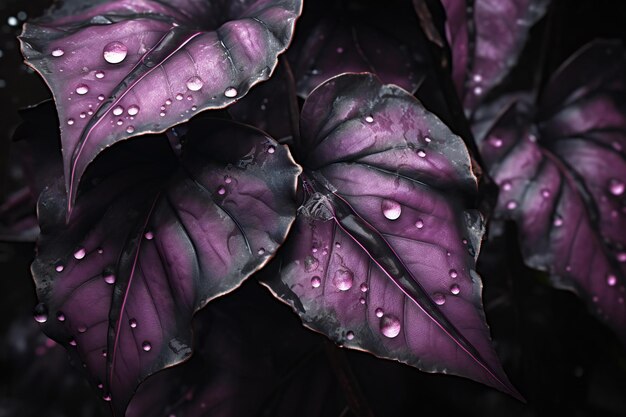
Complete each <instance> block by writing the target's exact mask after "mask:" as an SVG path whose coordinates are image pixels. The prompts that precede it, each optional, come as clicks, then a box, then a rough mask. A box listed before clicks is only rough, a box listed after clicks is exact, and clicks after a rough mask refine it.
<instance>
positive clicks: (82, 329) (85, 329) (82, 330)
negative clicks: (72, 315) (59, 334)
mask: <svg viewBox="0 0 626 417" xmlns="http://www.w3.org/2000/svg"><path fill="white" fill-rule="evenodd" d="M77 330H78V333H85V332H86V331H87V326H85V325H81V326H78V329H77Z"/></svg>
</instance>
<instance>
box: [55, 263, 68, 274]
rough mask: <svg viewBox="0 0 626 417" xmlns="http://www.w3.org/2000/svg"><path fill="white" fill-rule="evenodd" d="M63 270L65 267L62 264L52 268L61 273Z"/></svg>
mask: <svg viewBox="0 0 626 417" xmlns="http://www.w3.org/2000/svg"><path fill="white" fill-rule="evenodd" d="M64 269H65V267H64V266H63V265H62V264H58V265H57V266H55V267H54V270H55V271H57V272H63V270H64Z"/></svg>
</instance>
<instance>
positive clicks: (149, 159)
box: [32, 119, 300, 415]
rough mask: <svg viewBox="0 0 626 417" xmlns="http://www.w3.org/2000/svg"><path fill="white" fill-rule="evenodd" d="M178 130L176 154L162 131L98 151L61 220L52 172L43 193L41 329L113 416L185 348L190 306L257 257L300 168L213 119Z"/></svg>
mask: <svg viewBox="0 0 626 417" xmlns="http://www.w3.org/2000/svg"><path fill="white" fill-rule="evenodd" d="M183 139H184V143H185V144H184V146H183V153H182V157H181V160H180V162H178V161H177V160H176V159H175V158H174V157H173V155H172V152H171V150H170V149H169V144H168V142H167V140H166V139H165V138H162V137H157V138H155V137H146V138H142V139H139V140H137V141H133V142H129V143H127V144H123V145H122V148H119V147H115V148H113V149H111V150H110V151H108V152H107V153H104V154H103V155H102V157H101V158H99V160H98V161H97V162H96V163H95V164H94V165H93V166H92V167H93V168H90V170H89V171H88V172H87V174H86V176H85V179H86V181H85V184H86V185H84V186H81V192H80V199H79V200H78V201H77V204H76V207H75V214H74V216H73V218H72V222H71V223H70V224H69V225H66V224H65V215H66V195H65V192H64V190H63V186H62V184H61V182H58V183H57V184H56V185H54V186H52V187H50V188H48V189H47V190H46V191H44V193H43V195H42V197H41V198H40V202H39V218H40V226H41V230H42V234H41V239H40V242H39V249H38V255H37V257H36V259H35V261H34V263H33V265H32V271H33V276H34V278H35V283H36V286H37V292H38V296H39V299H40V301H41V303H42V304H40V308H41V309H45V311H46V314H47V315H48V316H49V319H48V320H47V321H46V323H45V324H44V330H45V331H46V333H47V334H49V335H50V336H51V337H53V338H54V339H55V340H57V341H58V342H59V343H62V344H63V345H64V346H66V347H67V348H68V350H69V351H70V352H71V353H72V354H73V355H74V356H75V357H77V358H78V359H79V360H80V361H81V362H82V363H84V366H85V367H86V368H87V370H88V371H89V373H90V375H91V376H92V380H93V383H94V385H98V386H99V387H100V388H101V389H102V393H103V398H105V399H106V400H110V401H112V408H113V410H114V412H115V414H116V415H123V412H124V409H125V407H126V405H127V403H128V401H129V400H130V398H131V396H132V394H133V392H134V391H135V389H136V388H137V385H138V384H139V383H140V382H141V381H142V380H143V379H145V378H146V377H147V376H149V375H151V374H153V373H155V372H157V371H159V370H161V369H163V368H165V367H170V366H173V365H175V364H177V363H179V362H181V361H184V360H185V359H186V358H188V357H189V355H190V354H191V346H192V343H191V329H190V321H191V318H192V316H193V314H194V313H195V312H196V311H197V310H198V309H200V308H202V307H204V306H205V305H206V304H207V303H208V302H209V301H210V300H212V299H214V298H216V297H219V296H221V295H223V294H225V293H227V292H230V291H232V290H233V289H235V288H237V287H238V286H239V285H240V284H241V283H242V282H243V280H245V279H246V278H247V277H248V276H250V275H251V274H252V273H254V272H255V271H256V270H258V269H260V268H261V267H262V266H263V265H265V264H266V263H267V262H268V261H269V259H270V258H271V257H272V256H273V255H274V253H275V252H276V250H277V248H278V247H279V246H280V244H281V243H282V241H283V240H284V239H285V237H286V234H287V232H288V230H289V228H290V226H291V223H292V222H293V219H294V217H295V201H294V200H295V188H296V178H297V176H298V175H299V173H300V169H299V168H298V167H297V166H296V165H295V163H294V162H293V160H292V159H291V157H290V155H289V152H288V150H287V148H286V147H284V146H280V145H278V144H277V143H276V142H275V141H274V140H273V139H271V138H269V137H267V136H266V135H264V134H263V133H261V132H260V131H258V130H256V129H253V128H250V127H247V126H244V125H239V124H236V123H233V122H227V121H219V120H210V119H205V120H197V121H194V122H191V124H190V126H189V130H188V131H187V133H186V134H185V135H184V138H183ZM148 142H149V143H148ZM146 149H150V152H149V153H148V152H146Z"/></svg>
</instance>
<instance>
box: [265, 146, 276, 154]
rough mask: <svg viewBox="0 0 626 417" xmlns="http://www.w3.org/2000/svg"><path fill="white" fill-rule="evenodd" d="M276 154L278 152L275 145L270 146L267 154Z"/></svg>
mask: <svg viewBox="0 0 626 417" xmlns="http://www.w3.org/2000/svg"><path fill="white" fill-rule="evenodd" d="M274 152H276V146H274V145H270V146H268V148H267V153H274Z"/></svg>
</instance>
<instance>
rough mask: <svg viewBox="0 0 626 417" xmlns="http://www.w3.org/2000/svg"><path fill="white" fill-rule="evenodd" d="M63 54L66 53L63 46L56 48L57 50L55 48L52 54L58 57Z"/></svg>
mask: <svg viewBox="0 0 626 417" xmlns="http://www.w3.org/2000/svg"><path fill="white" fill-rule="evenodd" d="M63 54H65V51H64V50H63V49H61V48H56V49H55V50H53V51H52V54H51V55H52V56H53V57H56V58H58V57H60V56H63Z"/></svg>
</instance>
